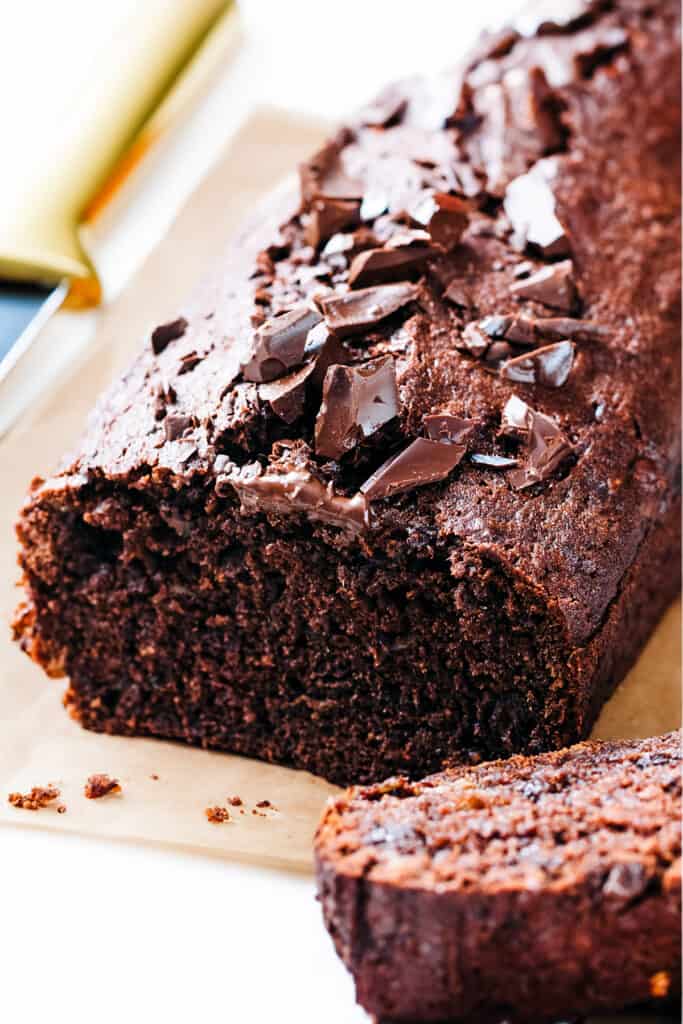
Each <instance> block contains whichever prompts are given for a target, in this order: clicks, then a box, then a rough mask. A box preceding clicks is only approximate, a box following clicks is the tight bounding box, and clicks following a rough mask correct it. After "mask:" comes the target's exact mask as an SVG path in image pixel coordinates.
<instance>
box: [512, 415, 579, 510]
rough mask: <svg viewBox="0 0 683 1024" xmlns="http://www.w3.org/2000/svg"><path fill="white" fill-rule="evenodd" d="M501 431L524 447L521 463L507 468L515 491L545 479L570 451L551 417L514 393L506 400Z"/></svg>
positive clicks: (568, 444) (568, 445) (570, 448)
mask: <svg viewBox="0 0 683 1024" xmlns="http://www.w3.org/2000/svg"><path fill="white" fill-rule="evenodd" d="M501 432H502V433H505V434H508V435H510V436H513V437H517V438H519V439H520V440H523V441H524V442H525V443H526V446H527V456H526V459H525V461H524V463H523V464H522V465H521V466H520V467H518V468H516V469H513V470H511V472H510V473H509V475H508V477H507V479H508V481H509V482H510V484H511V486H512V487H514V489H515V490H517V491H522V490H526V489H527V488H529V487H533V486H534V485H535V484H538V483H542V482H543V481H544V480H547V479H548V477H549V476H551V475H552V474H553V473H554V472H555V470H556V469H557V468H558V467H559V466H560V464H561V463H562V462H564V460H565V459H566V458H567V456H569V455H571V454H572V451H573V448H572V445H571V444H570V442H569V440H568V439H567V437H565V435H564V433H563V431H562V430H561V429H560V427H559V426H558V425H557V423H555V421H554V420H552V419H551V418H550V417H549V416H546V415H545V414H544V413H542V412H537V411H536V410H535V409H532V408H531V407H530V406H529V405H527V404H526V402H523V401H522V399H521V398H518V397H517V396H516V395H513V396H512V397H511V398H510V399H508V401H507V403H506V405H505V407H504V409H503V414H502V420H501Z"/></svg>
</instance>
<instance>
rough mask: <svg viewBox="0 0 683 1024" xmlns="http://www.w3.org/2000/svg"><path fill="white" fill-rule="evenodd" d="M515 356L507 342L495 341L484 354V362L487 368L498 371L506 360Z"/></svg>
mask: <svg viewBox="0 0 683 1024" xmlns="http://www.w3.org/2000/svg"><path fill="white" fill-rule="evenodd" d="M512 354H513V349H512V346H511V345H508V343H507V341H493V342H491V344H490V345H489V347H488V349H487V350H486V352H485V354H484V362H485V363H486V365H487V366H490V367H494V368H495V369H497V368H498V367H499V366H500V364H501V363H503V362H505V360H506V359H510V357H511V356H512Z"/></svg>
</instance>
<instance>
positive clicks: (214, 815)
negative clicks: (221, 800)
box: [204, 806, 230, 825]
mask: <svg viewBox="0 0 683 1024" xmlns="http://www.w3.org/2000/svg"><path fill="white" fill-rule="evenodd" d="M204 814H205V815H206V818H207V821H210V822H211V824H212V825H220V824H222V823H223V822H224V821H230V811H228V810H226V808H225V807H218V806H215V807H205V808H204Z"/></svg>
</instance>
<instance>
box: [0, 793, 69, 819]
mask: <svg viewBox="0 0 683 1024" xmlns="http://www.w3.org/2000/svg"><path fill="white" fill-rule="evenodd" d="M58 796H59V790H58V789H57V787H56V786H34V787H33V789H32V790H31V792H30V793H10V794H9V796H8V797H7V799H8V800H9V802H10V803H11V804H12V807H20V808H21V809H22V810H24V811H39V810H40V808H41V807H47V805H48V804H50V803H52V801H53V800H56V799H57V797H58ZM60 806H61V805H60ZM58 810H59V808H58ZM60 813H63V812H61V811H60Z"/></svg>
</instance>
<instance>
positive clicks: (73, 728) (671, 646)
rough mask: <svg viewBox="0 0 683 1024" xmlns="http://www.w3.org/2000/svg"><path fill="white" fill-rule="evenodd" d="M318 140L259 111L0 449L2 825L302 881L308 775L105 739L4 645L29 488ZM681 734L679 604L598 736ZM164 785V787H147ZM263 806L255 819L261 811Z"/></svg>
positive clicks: (318, 788)
mask: <svg viewBox="0 0 683 1024" xmlns="http://www.w3.org/2000/svg"><path fill="white" fill-rule="evenodd" d="M323 132H324V129H323V127H322V126H319V125H310V124H308V123H306V122H300V121H296V120H294V119H292V118H290V117H287V118H285V117H283V116H280V115H277V114H275V113H262V114H259V115H258V116H256V117H255V118H253V119H252V120H251V121H250V122H249V123H248V124H247V125H246V126H245V128H244V129H243V130H242V131H241V133H240V134H239V136H238V137H237V138H236V140H235V141H234V142H233V143H232V144H231V145H230V147H229V149H228V151H227V152H226V154H225V156H224V158H223V159H222V160H221V161H220V163H219V165H218V166H217V167H216V168H215V169H214V170H213V171H212V173H211V174H210V175H209V176H208V177H207V178H206V179H205V181H204V182H203V183H202V185H201V186H200V188H199V189H198V190H197V192H196V193H195V194H194V196H193V197H192V198H191V200H190V202H189V203H188V204H187V206H186V207H185V208H184V209H183V211H182V212H181V214H180V215H179V217H178V219H177V221H176V222H175V224H174V226H173V228H172V229H171V231H170V233H169V234H168V236H167V237H166V238H165V239H164V240H163V242H162V243H161V244H160V245H159V247H158V248H157V250H156V251H155V252H154V253H153V254H152V256H151V257H150V258H149V259H148V261H147V263H146V264H145V266H144V267H143V269H142V270H141V271H140V272H139V273H138V274H137V275H136V278H135V280H134V281H133V282H132V283H131V285H130V286H129V287H128V289H127V290H126V292H125V293H124V294H123V295H121V297H120V298H119V299H118V300H117V301H116V302H115V303H114V304H112V305H111V306H110V307H109V308H107V309H106V310H105V311H103V313H102V316H101V322H100V324H99V330H98V334H97V340H96V343H95V344H94V346H93V347H91V348H89V349H88V353H87V356H86V357H85V358H84V359H83V360H82V361H81V363H80V365H78V366H77V367H75V368H73V370H72V371H71V376H70V377H69V378H68V379H66V380H63V381H61V382H59V384H58V385H57V386H56V387H55V388H54V389H53V390H52V392H51V393H50V395H49V396H48V397H47V398H46V399H45V400H43V401H42V402H41V403H40V405H38V406H36V407H34V408H33V410H32V411H31V413H30V415H29V416H28V417H25V418H24V420H23V421H22V425H21V429H19V430H15V431H14V432H13V433H12V434H11V435H10V436H9V437H8V438H7V439H6V440H5V441H4V442H2V443H0V616H1V618H2V620H3V632H2V637H1V638H0V823H3V824H10V825H14V826H19V827H38V828H55V829H60V830H66V831H73V832H79V833H82V834H88V835H95V836H100V837H101V836H109V837H111V838H116V839H128V840H136V841H141V842H151V843H157V844H167V845H170V846H181V847H186V848H193V849H195V850H201V851H204V852H208V853H213V854H218V855H222V856H228V857H233V858H239V859H242V860H245V861H250V862H260V863H270V864H273V865H277V866H282V867H288V868H292V869H299V870H308V869H309V867H310V861H311V836H312V833H313V830H314V828H315V823H316V820H317V818H318V815H319V812H320V809H321V806H322V804H323V802H324V800H325V797H326V796H327V795H328V794H329V793H331V792H332V791H333V788H332V787H331V786H330V785H329V784H327V783H325V782H323V781H322V780H320V779H316V778H314V777H313V776H311V775H308V774H307V773H303V772H294V771H291V770H289V769H285V768H279V767H274V766H270V765H265V764H261V763H259V762H257V761H249V760H246V759H244V758H238V757H232V756H229V755H226V754H213V753H206V752H204V751H201V750H193V749H189V748H187V747H184V746H181V745H177V744H171V743H163V742H159V741H155V740H140V739H125V738H120V737H108V736H100V735H96V734H94V733H88V732H85V731H84V730H82V729H81V728H80V727H79V726H78V725H77V724H76V723H74V722H73V721H72V720H71V719H70V718H69V717H68V715H67V714H66V713H65V712H64V710H63V708H62V705H61V696H62V693H63V690H64V681H63V680H48V679H46V678H45V676H44V675H43V674H42V672H41V671H40V670H39V669H38V668H37V667H36V666H34V665H32V664H31V662H29V660H28V659H27V658H26V657H25V656H24V655H23V654H21V653H20V651H19V650H18V649H17V648H16V646H14V645H13V644H12V643H11V642H10V640H9V638H8V628H6V627H5V625H4V624H6V623H8V622H9V620H10V618H11V615H12V611H13V609H14V606H15V605H16V603H17V600H18V598H19V592H18V591H17V589H16V586H15V581H16V579H17V576H18V571H17V568H16V542H15V539H14V533H13V522H14V519H15V516H16V510H17V508H18V507H19V505H20V503H21V501H22V498H23V495H24V493H25V492H26V488H27V485H28V482H29V480H30V478H31V477H32V476H33V475H35V474H38V473H42V474H45V473H47V472H48V471H49V470H50V468H51V467H52V466H54V464H55V463H56V461H57V459H58V458H59V457H60V455H61V454H62V453H63V452H64V451H65V450H66V449H67V448H68V447H69V446H70V444H72V443H73V442H74V440H75V439H76V437H77V436H78V433H79V431H80V429H81V425H82V423H83V420H84V417H85V415H86V413H87V411H88V409H89V408H90V406H91V405H92V403H93V400H94V398H95V396H96V395H97V394H98V393H99V391H100V390H101V389H102V388H103V387H104V386H105V385H106V384H107V383H108V382H109V381H110V380H111V379H112V377H113V376H114V373H115V372H116V369H117V368H118V367H119V366H121V365H123V364H125V363H126V361H127V360H128V358H129V357H130V355H131V353H132V352H133V351H134V350H135V348H136V347H137V345H138V344H139V340H140V338H141V337H142V335H143V334H144V332H145V331H146V329H147V328H148V327H149V326H150V325H151V324H153V323H155V322H156V323H160V322H163V321H164V319H165V318H166V317H168V316H171V315H173V314H174V313H175V311H176V306H177V304H178V303H177V297H178V296H183V295H185V294H187V292H188V291H189V290H190V289H191V288H192V286H193V285H194V283H195V282H196V280H197V279H198V278H199V277H200V276H201V275H202V273H203V272H204V270H205V269H206V268H207V267H210V266H211V263H212V261H213V260H214V259H216V258H217V257H218V255H219V254H220V252H221V250H222V248H223V247H224V244H225V238H226V237H227V235H228V234H229V233H230V231H231V230H232V229H233V228H234V227H235V226H236V225H237V224H238V222H239V220H240V218H241V217H242V215H243V213H244V212H245V211H248V210H249V207H250V205H251V204H252V202H253V200H254V199H255V198H256V197H257V196H258V195H260V194H262V193H263V192H265V191H266V190H267V189H268V188H269V187H270V186H271V185H273V184H274V183H275V182H277V181H278V180H279V179H281V178H282V177H283V175H285V174H287V173H288V172H289V171H290V170H291V168H292V167H293V166H294V165H295V164H296V162H297V161H298V160H299V159H301V158H302V157H303V156H304V155H305V154H306V153H308V152H310V151H311V150H312V149H313V148H314V147H315V145H316V144H317V143H318V141H319V140H320V139H321V138H322V135H323ZM679 721H680V606H678V605H677V606H676V607H674V608H672V609H671V610H670V611H669V613H668V614H667V616H666V617H665V619H664V621H663V622H662V623H661V625H660V627H659V629H658V630H657V632H656V634H655V636H654V637H653V638H652V640H651V641H650V643H649V645H648V647H647V649H646V651H645V652H644V653H643V656H642V658H641V659H640V661H639V663H638V665H637V666H636V668H635V669H634V671H633V672H632V673H631V674H630V676H629V678H628V680H627V681H626V682H625V683H624V684H623V685H622V686H621V687H620V689H619V691H618V693H617V694H616V695H615V697H614V698H613V699H612V700H611V701H610V703H609V704H608V706H607V707H606V708H605V710H604V712H603V714H602V716H601V718H600V721H599V723H598V726H597V729H596V735H598V736H603V737H630V736H645V735H652V734H655V733H658V732H664V731H666V730H668V729H672V728H675V727H677V726H678V724H679ZM93 772H106V773H108V774H110V775H114V776H116V777H117V778H119V779H120V780H121V783H122V785H123V792H122V794H121V795H120V796H113V797H107V798H106V799H102V800H96V801H93V800H86V799H85V798H84V796H83V784H84V782H85V780H86V778H87V777H88V776H89V775H90V774H92V773H93ZM153 776H158V779H155V778H153ZM47 782H55V783H57V784H58V785H59V787H60V788H61V791H62V797H63V801H64V803H65V804H66V805H67V812H66V813H65V814H61V815H59V814H57V813H56V812H55V810H54V809H53V808H52V807H49V808H46V809H44V810H42V811H40V812H37V813H31V812H28V811H20V810H17V809H15V808H13V807H11V806H10V805H9V804H8V803H7V794H8V793H9V792H10V791H13V790H20V791H22V792H24V791H26V790H27V789H30V787H31V786H34V785H43V784H45V783H47ZM232 795H239V796H240V797H242V799H243V800H244V802H245V807H246V813H245V814H243V815H240V814H239V813H238V812H235V810H234V809H232V813H233V816H234V820H233V821H232V822H231V823H226V824H222V825H215V824H210V823H209V822H208V821H207V820H206V817H205V814H204V810H205V808H206V807H207V806H210V805H213V804H224V803H225V800H226V798H227V797H230V796H232ZM261 800H269V801H270V802H271V803H272V804H273V805H274V806H275V807H276V808H277V810H265V811H264V812H263V816H261V815H254V814H252V813H251V810H252V808H253V807H254V805H255V804H256V803H257V802H259V801H261Z"/></svg>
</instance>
